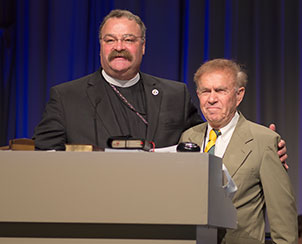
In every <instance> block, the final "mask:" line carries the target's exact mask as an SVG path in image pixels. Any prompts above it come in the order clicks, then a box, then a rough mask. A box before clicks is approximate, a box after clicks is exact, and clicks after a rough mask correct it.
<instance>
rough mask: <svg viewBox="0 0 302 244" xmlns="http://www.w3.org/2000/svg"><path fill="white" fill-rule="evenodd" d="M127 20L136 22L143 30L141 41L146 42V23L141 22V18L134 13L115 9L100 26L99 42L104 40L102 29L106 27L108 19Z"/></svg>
mask: <svg viewBox="0 0 302 244" xmlns="http://www.w3.org/2000/svg"><path fill="white" fill-rule="evenodd" d="M123 17H125V18H127V19H129V20H134V21H135V22H136V23H137V24H138V25H139V27H140V29H141V32H142V34H141V39H142V41H145V39H146V26H145V24H144V22H143V21H142V20H141V18H140V17H139V16H137V15H135V14H133V13H131V12H130V11H128V10H123V9H114V10H112V11H111V12H110V13H109V14H108V15H107V16H106V17H105V18H104V19H103V21H102V23H101V24H100V27H99V40H100V39H101V38H102V29H103V26H104V25H105V23H106V21H107V20H108V19H111V18H123Z"/></svg>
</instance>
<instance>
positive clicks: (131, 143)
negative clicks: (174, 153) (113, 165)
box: [107, 137, 152, 151]
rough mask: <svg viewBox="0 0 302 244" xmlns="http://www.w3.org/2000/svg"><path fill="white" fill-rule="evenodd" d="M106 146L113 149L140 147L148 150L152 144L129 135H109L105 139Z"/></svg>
mask: <svg viewBox="0 0 302 244" xmlns="http://www.w3.org/2000/svg"><path fill="white" fill-rule="evenodd" d="M107 144H108V147H110V148H114V149H142V150H145V151H149V150H150V149H151V148H152V144H151V143H150V142H148V141H145V140H143V139H138V138H129V137H111V138H109V139H108V141H107Z"/></svg>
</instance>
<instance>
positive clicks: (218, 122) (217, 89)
mask: <svg viewBox="0 0 302 244" xmlns="http://www.w3.org/2000/svg"><path fill="white" fill-rule="evenodd" d="M244 93H245V88H244V87H240V88H238V87H237V86H236V84H235V81H234V78H233V76H232V75H230V73H229V72H226V71H222V70H218V71H212V72H209V73H205V74H203V75H202V76H201V77H200V79H199V81H198V88H197V95H198V98H199V102H200V108H201V111H202V113H203V115H204V117H205V118H206V120H207V121H208V122H209V124H210V125H211V126H212V127H213V128H215V129H220V128H222V127H224V126H226V125H227V124H228V123H229V122H230V121H231V119H232V118H233V117H234V114H235V112H236V109H237V107H238V106H239V104H240V102H241V101H242V99H243V96H244Z"/></svg>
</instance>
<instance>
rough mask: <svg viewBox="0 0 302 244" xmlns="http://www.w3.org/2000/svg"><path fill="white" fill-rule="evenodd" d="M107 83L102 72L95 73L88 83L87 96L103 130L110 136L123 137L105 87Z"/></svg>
mask: <svg viewBox="0 0 302 244" xmlns="http://www.w3.org/2000/svg"><path fill="white" fill-rule="evenodd" d="M105 82H106V81H105V80H104V78H103V76H102V75H101V73H100V70H99V71H97V72H95V75H93V76H92V77H91V78H90V79H89V80H88V81H87V96H88V98H89V100H90V103H91V106H92V108H93V111H94V112H95V111H96V112H95V114H96V115H97V119H98V120H99V121H101V123H102V128H104V129H105V130H106V131H107V133H108V134H109V135H121V131H120V128H119V126H118V124H117V121H116V118H115V115H114V112H113V110H112V109H111V105H110V101H109V98H108V95H107V92H106V88H105V85H104V84H105Z"/></svg>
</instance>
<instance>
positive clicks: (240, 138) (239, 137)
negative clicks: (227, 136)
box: [223, 114, 253, 176]
mask: <svg viewBox="0 0 302 244" xmlns="http://www.w3.org/2000/svg"><path fill="white" fill-rule="evenodd" d="M252 149H253V136H252V133H251V132H250V129H249V126H248V121H247V120H246V119H245V118H244V116H243V115H242V114H240V118H239V120H238V123H237V125H236V128H235V130H234V133H233V135H232V138H231V140H230V142H229V145H228V147H227V149H226V151H225V154H224V156H223V163H224V164H225V166H226V167H227V169H228V171H229V173H230V175H231V176H234V174H235V173H236V172H237V170H238V169H239V168H240V166H241V165H242V164H243V163H244V162H245V159H246V158H247V157H248V155H249V154H250V153H251V152H252Z"/></svg>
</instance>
